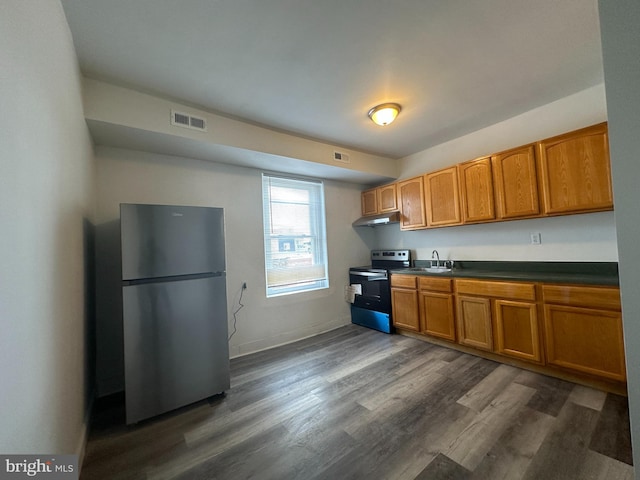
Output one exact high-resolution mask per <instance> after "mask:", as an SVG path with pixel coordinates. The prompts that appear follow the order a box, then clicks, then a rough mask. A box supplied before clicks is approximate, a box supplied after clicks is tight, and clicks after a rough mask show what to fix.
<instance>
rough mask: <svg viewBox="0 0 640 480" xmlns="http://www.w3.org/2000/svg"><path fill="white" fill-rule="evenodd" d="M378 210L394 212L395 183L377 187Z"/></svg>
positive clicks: (395, 200)
mask: <svg viewBox="0 0 640 480" xmlns="http://www.w3.org/2000/svg"><path fill="white" fill-rule="evenodd" d="M377 190H378V212H379V213H386V212H395V211H396V210H398V196H397V192H396V184H395V183H392V184H391V185H385V186H384V187H378V188H377Z"/></svg>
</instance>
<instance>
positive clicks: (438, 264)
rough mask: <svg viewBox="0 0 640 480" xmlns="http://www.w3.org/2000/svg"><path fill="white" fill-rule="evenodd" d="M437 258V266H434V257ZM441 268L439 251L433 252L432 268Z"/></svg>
mask: <svg viewBox="0 0 640 480" xmlns="http://www.w3.org/2000/svg"><path fill="white" fill-rule="evenodd" d="M434 256H435V257H436V258H437V260H436V264H435V265H433V257H434ZM434 266H435V267H439V266H440V254H439V253H438V250H434V251H433V252H431V267H434Z"/></svg>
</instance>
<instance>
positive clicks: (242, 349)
mask: <svg viewBox="0 0 640 480" xmlns="http://www.w3.org/2000/svg"><path fill="white" fill-rule="evenodd" d="M96 157H97V164H98V200H97V201H98V214H97V216H98V224H99V225H98V228H100V226H101V225H103V224H107V223H109V222H113V221H114V220H116V219H117V218H118V215H119V210H118V209H119V204H120V203H153V204H178V205H195V206H212V207H223V208H224V209H225V223H226V226H225V229H226V246H227V286H228V295H227V297H228V306H229V324H230V331H231V329H232V328H233V317H232V315H231V313H232V312H233V311H234V310H235V309H237V307H238V298H239V294H240V290H241V285H242V282H247V286H248V288H247V290H246V291H245V292H244V296H243V299H242V303H243V304H244V305H245V307H244V308H243V309H242V310H241V311H240V312H239V314H238V317H237V318H238V321H237V333H236V334H235V335H234V336H233V338H232V339H231V343H230V351H231V356H232V357H233V356H238V355H243V354H246V353H249V352H253V351H257V350H261V349H265V348H269V347H272V346H275V345H278V344H282V343H285V342H290V341H293V340H296V339H300V338H303V337H306V336H310V335H313V334H317V333H320V332H323V331H326V330H330V329H332V328H336V327H338V326H341V325H344V324H346V323H348V322H349V321H350V312H349V308H348V307H349V305H348V304H347V303H346V302H345V300H344V293H343V292H344V286H345V285H346V284H347V283H348V268H349V266H352V265H361V264H366V263H367V262H368V251H369V246H367V244H366V241H367V240H370V239H368V238H367V235H366V234H365V236H364V237H361V236H360V235H358V234H357V233H356V232H355V231H354V230H353V228H352V227H351V222H352V221H353V220H354V219H355V218H357V217H358V216H359V211H360V188H361V187H360V186H359V185H352V184H348V183H341V182H331V181H326V182H325V197H326V216H327V236H328V238H327V240H328V244H329V282H330V288H329V289H327V290H319V291H314V292H309V293H302V294H296V295H287V296H282V297H276V298H270V299H267V298H266V296H265V275H264V252H263V240H262V238H263V237H262V235H263V233H262V232H263V226H262V186H261V172H260V171H259V170H255V169H249V168H243V167H235V166H231V165H225V164H221V163H212V162H207V161H201V160H194V159H188V158H182V157H170V156H163V155H157V154H151V153H142V152H135V151H131V150H124V149H116V148H108V147H98V148H97V149H96ZM105 321H116V322H117V321H118V319H114V318H112V319H111V320H109V319H106V320H105ZM99 328H102V327H100V326H99ZM104 328H107V329H108V328H110V327H108V326H106V327H104ZM116 328H117V327H116ZM99 348H100V344H99ZM99 354H100V350H99Z"/></svg>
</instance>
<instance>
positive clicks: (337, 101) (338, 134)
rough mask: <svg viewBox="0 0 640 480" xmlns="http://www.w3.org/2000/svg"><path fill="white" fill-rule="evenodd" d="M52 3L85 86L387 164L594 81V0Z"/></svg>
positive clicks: (597, 57)
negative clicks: (61, 14) (382, 119)
mask: <svg viewBox="0 0 640 480" xmlns="http://www.w3.org/2000/svg"><path fill="white" fill-rule="evenodd" d="M62 5H63V7H64V10H65V13H66V16H67V19H68V22H69V25H70V28H71V32H72V35H73V39H74V43H75V46H76V50H77V54H78V57H79V60H80V67H81V69H82V72H83V74H84V75H86V76H88V77H90V78H95V79H99V80H105V81H108V82H111V83H115V84H118V85H122V86H127V87H130V88H133V89H137V90H140V91H143V92H147V93H152V94H155V95H158V96H161V97H165V98H168V99H174V100H178V101H181V102H183V103H186V104H190V105H193V106H195V107H198V108H202V109H204V110H208V111H211V112H213V113H218V114H222V115H226V116H230V117H232V118H236V119H241V120H245V121H247V122H250V123H254V124H259V125H263V126H267V127H270V128H273V129H277V130H281V131H286V132H290V133H293V134H295V135H300V136H303V137H307V138H313V139H318V140H321V141H323V142H328V143H331V144H334V145H341V146H344V147H348V148H353V149H356V150H361V151H364V152H368V153H374V154H377V155H382V156H388V157H392V158H401V157H404V156H406V155H409V154H412V153H415V152H417V151H420V150H424V149H425V148H428V147H430V146H433V145H437V144H440V143H443V142H445V141H447V140H450V139H453V138H456V137H459V136H461V135H464V134H466V133H470V132H472V131H475V130H478V129H480V128H483V127H486V126H488V125H492V124H494V123H497V122H499V121H501V120H504V119H507V118H510V117H512V116H515V115H518V114H520V113H522V112H525V111H527V110H530V109H532V108H535V107H537V106H540V105H544V104H546V103H549V102H551V101H554V100H556V99H559V98H562V97H565V96H567V95H570V94H572V93H576V92H578V91H581V90H584V89H586V88H589V87H591V86H594V85H597V84H599V83H602V82H603V81H604V74H603V69H602V57H601V45H600V29H599V22H598V12H597V0H535V1H531V0H475V1H469V0H446V1H443V0H394V1H391V0H367V1H366V2H365V1H356V0H322V1H318V0H315V1H314V0H173V1H168V0H135V1H131V0H109V1H104V0H62ZM383 102H397V103H400V104H401V105H402V108H403V110H402V112H401V113H400V115H399V117H398V119H397V120H396V121H395V122H394V123H393V124H391V125H389V126H387V127H379V126H376V125H374V124H373V123H372V122H371V121H370V120H369V119H368V118H367V115H366V114H367V111H368V110H369V109H370V108H371V107H373V106H375V105H377V104H379V103H383Z"/></svg>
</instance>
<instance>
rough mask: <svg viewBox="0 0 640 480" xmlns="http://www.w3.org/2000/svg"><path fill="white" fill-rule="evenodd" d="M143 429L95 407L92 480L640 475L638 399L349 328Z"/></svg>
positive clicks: (278, 355)
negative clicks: (635, 429) (632, 406)
mask: <svg viewBox="0 0 640 480" xmlns="http://www.w3.org/2000/svg"><path fill="white" fill-rule="evenodd" d="M231 370H232V376H231V389H230V390H229V391H228V392H227V393H226V395H224V396H219V397H215V398H211V399H209V400H208V401H203V402H200V403H197V404H194V405H191V406H189V407H185V408H182V409H180V410H178V411H175V412H172V413H169V414H165V415H162V416H160V417H157V418H155V419H152V420H148V421H145V422H141V423H139V424H138V425H136V426H132V427H127V426H125V424H124V398H123V396H122V395H120V396H114V397H109V398H106V399H101V400H100V401H99V402H97V404H96V407H95V408H94V415H93V421H92V428H91V433H90V437H89V442H88V444H87V450H86V456H85V460H84V465H83V469H82V473H81V478H82V479H86V480H88V479H181V480H187V479H189V480H191V479H209V478H211V479H232V480H241V479H249V478H255V479H261V480H262V479H278V480H282V479H304V480H311V479H430V480H431V479H433V480H438V479H460V480H471V479H474V480H475V479H478V480H480V479H481V480H487V479H490V480H496V479H505V480H516V479H527V480H539V479H545V480H554V479H581V480H583V479H594V480H595V479H601V480H605V479H606V480H616V479H629V480H631V479H633V468H632V467H631V466H630V464H631V446H630V434H629V417H628V408H627V401H626V398H624V397H620V396H617V395H613V394H607V393H605V392H601V391H598V390H593V389H590V388H587V387H583V386H579V385H575V384H572V383H569V382H565V381H562V380H558V379H555V378H551V377H546V376H543V375H539V374H536V373H532V372H529V371H525V370H520V369H518V368H515V367H511V366H507V365H501V364H499V363H495V362H492V361H489V360H485V359H482V358H479V357H474V356H471V355H467V354H464V353H460V352H457V351H454V350H450V349H447V348H444V347H440V346H436V345H431V344H429V343H425V342H422V341H420V340H416V339H413V338H408V337H405V336H400V335H386V334H383V333H379V332H375V331H373V330H369V329H366V328H362V327H358V326H355V325H349V326H346V327H343V328H340V329H337V330H334V331H331V332H328V333H325V334H322V335H319V336H316V337H313V338H309V339H306V340H302V341H300V342H296V343H293V344H289V345H286V346H283V347H279V348H275V349H272V350H268V351H265V352H261V353H257V354H253V355H248V356H245V357H241V358H237V359H234V360H232V361H231Z"/></svg>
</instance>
